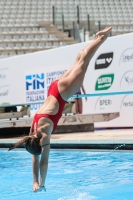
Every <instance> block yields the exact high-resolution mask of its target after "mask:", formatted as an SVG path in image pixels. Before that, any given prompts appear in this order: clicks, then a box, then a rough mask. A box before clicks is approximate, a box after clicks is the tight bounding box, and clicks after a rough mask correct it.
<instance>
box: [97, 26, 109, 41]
mask: <svg viewBox="0 0 133 200" xmlns="http://www.w3.org/2000/svg"><path fill="white" fill-rule="evenodd" d="M111 29H112V27H111V26H110V27H108V28H105V29H103V30H102V31H99V32H97V33H96V38H103V37H104V39H106V38H107V37H108V36H109V33H110V31H111Z"/></svg>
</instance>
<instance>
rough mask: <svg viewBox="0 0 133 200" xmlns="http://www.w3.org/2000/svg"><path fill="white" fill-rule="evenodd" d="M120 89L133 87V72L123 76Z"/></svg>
mask: <svg viewBox="0 0 133 200" xmlns="http://www.w3.org/2000/svg"><path fill="white" fill-rule="evenodd" d="M120 87H121V88H123V89H124V88H125V89H126V88H127V89H128V88H129V87H131V89H132V87H133V71H128V72H126V73H124V74H123V76H122V78H121V81H120Z"/></svg>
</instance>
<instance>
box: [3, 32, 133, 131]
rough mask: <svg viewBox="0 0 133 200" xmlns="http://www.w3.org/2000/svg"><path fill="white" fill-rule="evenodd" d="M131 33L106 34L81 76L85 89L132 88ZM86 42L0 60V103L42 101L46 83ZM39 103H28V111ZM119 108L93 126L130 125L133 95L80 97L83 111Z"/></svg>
mask: <svg viewBox="0 0 133 200" xmlns="http://www.w3.org/2000/svg"><path fill="white" fill-rule="evenodd" d="M132 38H133V34H132V33H131V34H125V35H121V36H115V37H110V38H108V39H107V40H106V41H105V43H104V44H102V45H101V47H100V48H99V49H98V51H97V52H96V54H95V55H94V57H93V58H92V60H91V62H90V64H89V67H88V70H87V73H86V76H85V80H84V87H85V90H86V93H89V94H91V93H103V92H104V93H106V92H107V93H108V92H120V91H131V90H132V91H133V39H132ZM89 43H90V42H85V43H79V44H75V45H69V46H65V47H60V48H56V49H52V50H47V51H40V52H36V53H32V54H27V55H22V56H16V57H11V58H6V59H1V60H0V104H1V103H3V102H7V103H10V104H15V103H16V104H18V103H25V102H36V101H44V100H45V99H46V97H47V90H48V87H49V85H50V83H51V82H52V81H53V80H54V79H56V78H58V77H60V76H61V75H62V74H63V73H64V72H65V71H66V70H67V69H68V68H69V67H71V66H72V64H73V63H74V62H75V59H76V56H77V54H78V53H79V51H80V50H81V49H82V48H84V47H85V46H86V45H87V44H89ZM39 106H40V105H37V104H36V105H32V106H31V114H32V115H34V113H35V112H36V111H37V109H38V108H39ZM107 112H120V117H119V118H117V119H114V120H112V121H109V122H106V123H96V124H95V127H132V126H133V121H132V119H133V95H118V96H102V97H100V96H99V97H90V98H88V101H85V99H83V113H88V114H90V113H107Z"/></svg>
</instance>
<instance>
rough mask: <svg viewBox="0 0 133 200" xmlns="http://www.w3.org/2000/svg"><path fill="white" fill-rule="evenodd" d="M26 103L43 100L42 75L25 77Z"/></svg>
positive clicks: (43, 77)
mask: <svg viewBox="0 0 133 200" xmlns="http://www.w3.org/2000/svg"><path fill="white" fill-rule="evenodd" d="M25 79H26V102H36V101H39V102H41V101H44V100H45V76H44V73H40V74H33V75H26V77H25Z"/></svg>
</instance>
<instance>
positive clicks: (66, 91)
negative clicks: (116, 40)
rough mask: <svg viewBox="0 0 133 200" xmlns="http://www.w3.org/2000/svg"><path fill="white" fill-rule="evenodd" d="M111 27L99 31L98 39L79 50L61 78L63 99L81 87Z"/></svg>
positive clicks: (60, 89) (60, 86)
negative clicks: (73, 61)
mask: <svg viewBox="0 0 133 200" xmlns="http://www.w3.org/2000/svg"><path fill="white" fill-rule="evenodd" d="M111 29H112V27H109V28H106V29H104V30H103V31H99V32H98V33H97V34H96V39H95V40H94V41H93V42H92V43H91V44H89V45H87V46H86V47H85V48H84V49H82V50H81V51H80V52H79V54H78V56H77V58H76V62H75V63H74V65H73V66H72V67H71V68H70V69H69V70H68V72H66V73H65V74H64V75H63V76H62V77H61V78H60V80H59V83H58V88H59V91H60V94H61V96H62V98H63V99H65V100H67V99H68V98H70V96H72V95H73V94H75V93H76V92H77V91H78V89H79V88H80V87H81V85H82V83H83V80H84V76H85V73H86V70H87V67H88V65H89V62H90V60H91V58H92V57H93V55H94V54H95V52H96V51H97V49H98V48H99V47H100V45H101V44H102V43H103V42H104V41H105V40H106V39H107V37H108V35H109V33H110V30H111Z"/></svg>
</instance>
